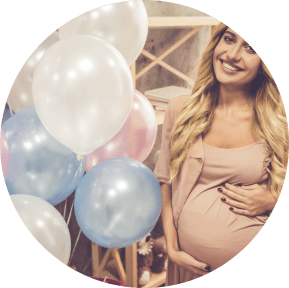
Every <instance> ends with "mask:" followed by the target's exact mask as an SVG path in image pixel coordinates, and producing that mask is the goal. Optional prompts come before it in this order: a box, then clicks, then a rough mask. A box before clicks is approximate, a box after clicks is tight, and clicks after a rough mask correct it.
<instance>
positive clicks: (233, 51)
mask: <svg viewBox="0 0 289 288" xmlns="http://www.w3.org/2000/svg"><path fill="white" fill-rule="evenodd" d="M227 58H228V60H230V61H233V62H239V61H240V60H241V49H240V47H238V46H237V45H236V46H232V47H230V49H228V51H227Z"/></svg>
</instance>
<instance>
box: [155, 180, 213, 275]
mask: <svg viewBox="0 0 289 288" xmlns="http://www.w3.org/2000/svg"><path fill="white" fill-rule="evenodd" d="M161 190H162V199H163V200H162V201H163V206H162V222H163V229H164V233H165V237H166V244H167V250H168V255H169V258H170V259H171V261H173V262H174V263H176V264H177V265H179V266H181V267H182V268H184V269H186V270H188V271H190V272H191V273H194V274H196V275H198V276H203V275H205V274H207V273H208V272H210V266H209V265H207V264H205V263H202V262H199V261H197V260H196V259H195V258H194V257H192V256H191V255H190V254H188V253H186V252H184V251H180V249H179V244H178V235H177V231H176V228H175V225H174V220H173V211H172V193H171V186H170V185H168V184H162V185H161Z"/></svg>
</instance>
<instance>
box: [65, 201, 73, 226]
mask: <svg viewBox="0 0 289 288" xmlns="http://www.w3.org/2000/svg"><path fill="white" fill-rule="evenodd" d="M73 204H74V201H73V202H72V204H71V208H70V212H69V216H68V220H67V222H66V224H67V226H68V225H69V222H70V217H71V213H72V208H73Z"/></svg>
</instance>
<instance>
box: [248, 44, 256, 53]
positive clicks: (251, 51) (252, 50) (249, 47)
mask: <svg viewBox="0 0 289 288" xmlns="http://www.w3.org/2000/svg"><path fill="white" fill-rule="evenodd" d="M246 49H247V50H248V51H249V52H250V53H256V52H255V50H254V49H253V48H252V47H251V46H247V47H246Z"/></svg>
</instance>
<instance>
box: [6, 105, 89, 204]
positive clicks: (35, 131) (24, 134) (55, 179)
mask: <svg viewBox="0 0 289 288" xmlns="http://www.w3.org/2000/svg"><path fill="white" fill-rule="evenodd" d="M2 129H3V131H4V133H5V136H6V138H7V142H8V146H9V157H10V160H9V169H8V174H7V177H6V180H5V181H6V185H7V188H8V192H9V194H10V195H14V194H27V195H33V196H36V197H39V198H42V199H44V200H46V201H47V202H49V203H50V204H51V205H53V206H54V205H57V204H59V203H60V202H62V201H63V200H65V199H66V198H67V197H68V196H69V195H70V194H71V193H72V192H73V191H74V190H75V189H76V187H77V185H78V182H79V180H80V178H82V176H83V174H84V170H85V164H86V157H83V159H82V160H81V161H79V160H78V159H77V155H76V154H75V153H74V152H72V151H71V150H70V149H69V148H67V147H65V146H64V145H62V144H61V143H59V142H58V141H57V140H55V139H54V138H53V137H52V136H51V135H50V133H49V132H48V131H47V130H46V128H45V127H44V126H43V125H42V123H41V121H40V120H39V117H38V115H37V113H36V110H35V109H34V108H32V109H27V110H23V111H21V112H18V113H16V114H15V115H13V117H11V118H9V119H8V120H7V121H6V122H5V123H4V125H3V126H2Z"/></svg>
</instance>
